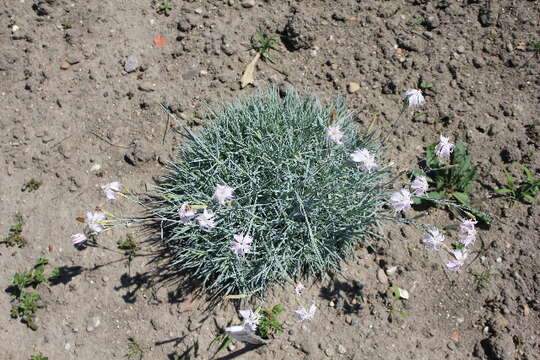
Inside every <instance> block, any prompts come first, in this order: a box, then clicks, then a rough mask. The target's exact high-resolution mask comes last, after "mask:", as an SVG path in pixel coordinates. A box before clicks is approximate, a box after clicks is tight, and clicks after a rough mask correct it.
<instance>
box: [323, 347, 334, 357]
mask: <svg viewBox="0 0 540 360" xmlns="http://www.w3.org/2000/svg"><path fill="white" fill-rule="evenodd" d="M324 353H325V354H326V356H328V357H332V356H334V349H332V348H327V349H326V350H324Z"/></svg>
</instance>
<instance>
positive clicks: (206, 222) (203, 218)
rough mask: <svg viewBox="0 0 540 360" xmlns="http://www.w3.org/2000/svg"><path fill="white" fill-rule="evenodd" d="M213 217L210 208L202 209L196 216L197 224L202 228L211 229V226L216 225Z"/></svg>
mask: <svg viewBox="0 0 540 360" xmlns="http://www.w3.org/2000/svg"><path fill="white" fill-rule="evenodd" d="M214 217H215V214H214V212H213V211H212V210H206V209H204V212H203V213H202V214H201V215H199V216H197V222H198V223H199V226H200V227H202V228H203V229H211V228H213V227H216V223H215V222H214Z"/></svg>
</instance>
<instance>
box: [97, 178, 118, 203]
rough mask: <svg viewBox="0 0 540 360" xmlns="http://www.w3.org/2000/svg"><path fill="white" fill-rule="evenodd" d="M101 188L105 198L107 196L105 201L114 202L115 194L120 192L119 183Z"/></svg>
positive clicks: (115, 182) (114, 182)
mask: <svg viewBox="0 0 540 360" xmlns="http://www.w3.org/2000/svg"><path fill="white" fill-rule="evenodd" d="M101 188H102V189H103V192H104V193H105V196H107V199H109V200H116V192H117V191H120V183H119V182H118V181H113V182H112V183H110V184H107V185H103V186H102V187H101Z"/></svg>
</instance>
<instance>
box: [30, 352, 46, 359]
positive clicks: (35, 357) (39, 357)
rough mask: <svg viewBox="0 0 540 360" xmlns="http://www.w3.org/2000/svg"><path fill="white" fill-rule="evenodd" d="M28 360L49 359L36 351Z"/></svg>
mask: <svg viewBox="0 0 540 360" xmlns="http://www.w3.org/2000/svg"><path fill="white" fill-rule="evenodd" d="M30 360H49V358H48V357H46V356H43V354H42V353H36V354H34V355H32V356H31V357H30Z"/></svg>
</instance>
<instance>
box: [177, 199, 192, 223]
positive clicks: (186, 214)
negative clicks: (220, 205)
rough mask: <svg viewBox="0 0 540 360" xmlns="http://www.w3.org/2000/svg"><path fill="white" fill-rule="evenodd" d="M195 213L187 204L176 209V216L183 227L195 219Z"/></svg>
mask: <svg viewBox="0 0 540 360" xmlns="http://www.w3.org/2000/svg"><path fill="white" fill-rule="evenodd" d="M196 213H197V212H196V210H195V209H193V208H192V207H191V206H189V205H188V204H182V206H180V209H178V216H179V217H180V221H181V222H182V223H183V224H184V225H186V224H189V223H190V222H191V220H192V219H193V218H194V217H195V215H196Z"/></svg>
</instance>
